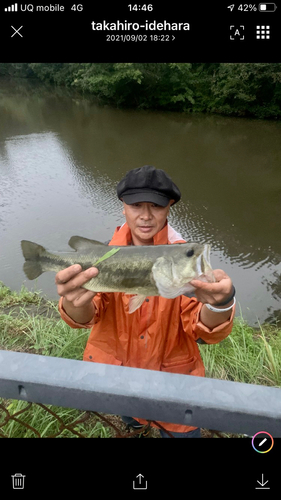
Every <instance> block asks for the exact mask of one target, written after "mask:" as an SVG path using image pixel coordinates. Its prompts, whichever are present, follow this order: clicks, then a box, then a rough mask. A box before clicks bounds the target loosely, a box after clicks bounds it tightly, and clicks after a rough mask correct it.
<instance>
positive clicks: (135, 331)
mask: <svg viewBox="0 0 281 500" xmlns="http://www.w3.org/2000/svg"><path fill="white" fill-rule="evenodd" d="M184 242H185V240H183V239H182V238H181V235H180V234H179V233H177V232H176V231H175V230H174V229H173V228H172V227H171V226H170V225H169V224H168V223H166V225H165V226H164V228H163V229H162V230H161V231H159V233H157V234H156V235H155V236H154V244H155V245H165V244H172V243H184ZM129 244H131V231H130V229H129V227H128V225H127V223H125V224H123V226H121V227H120V226H119V227H117V228H116V230H115V232H114V235H113V238H112V240H111V241H110V243H109V245H129ZM129 299H130V295H126V294H125V293H121V292H114V293H103V292H100V293H98V294H97V295H96V296H95V297H94V299H93V301H94V304H95V307H96V315H95V317H94V318H93V320H92V321H91V322H89V323H86V324H80V323H76V322H75V321H73V320H72V319H71V318H70V317H69V316H68V315H67V314H66V312H65V311H64V309H63V307H62V300H63V297H61V299H60V301H59V311H60V314H61V317H62V319H63V320H64V321H65V322H66V323H67V324H68V325H69V326H71V327H72V328H92V330H91V333H90V336H89V339H88V342H87V345H86V348H85V351H84V356H83V359H84V361H93V362H95V363H108V364H112V365H121V366H131V367H135V368H145V369H148V370H158V371H163V372H171V373H180V374H185V375H197V376H202V377H203V376H204V375H205V369H204V365H203V361H202V359H201V357H200V353H199V349H198V345H197V343H196V341H197V340H198V339H202V340H204V341H205V342H206V343H207V344H216V343H218V342H220V341H221V340H223V339H224V338H225V337H227V335H229V334H230V332H231V330H232V325H233V317H234V307H233V309H232V311H231V317H230V319H229V321H226V322H225V323H222V324H221V325H219V326H217V327H215V328H213V329H210V328H208V327H207V326H205V325H204V324H203V323H201V321H200V320H199V314H200V310H201V308H202V305H203V304H202V303H201V302H198V300H197V299H196V298H188V297H185V296H184V295H180V296H179V297H176V298H175V299H165V298H164V297H159V296H152V297H147V299H146V301H144V303H143V304H142V306H141V307H140V308H139V309H137V310H136V311H135V312H134V313H132V314H129V312H128V304H129ZM131 416H132V415H131ZM134 418H135V417H134ZM136 420H138V421H139V422H141V423H143V424H146V423H147V422H146V420H143V419H139V418H136ZM159 423H160V424H161V425H162V426H163V427H164V428H165V429H167V430H168V431H172V432H188V431H191V430H194V429H196V427H191V426H186V425H180V424H173V423H166V422H159Z"/></svg>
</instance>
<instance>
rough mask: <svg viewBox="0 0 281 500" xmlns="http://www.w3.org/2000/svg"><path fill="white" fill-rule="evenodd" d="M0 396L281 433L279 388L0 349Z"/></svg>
mask: <svg viewBox="0 0 281 500" xmlns="http://www.w3.org/2000/svg"><path fill="white" fill-rule="evenodd" d="M0 397H3V398H7V399H19V400H24V401H28V402H35V403H44V404H51V405H55V406H62V407H66V408H76V409H79V410H89V411H98V412H103V413H109V414H115V415H129V416H132V417H139V418H144V419H148V420H156V421H157V420H158V421H162V422H173V423H178V424H185V425H191V426H197V427H203V428H207V429H216V430H218V431H225V432H233V433H245V434H248V435H254V434H255V433H256V432H258V431H267V432H269V433H271V434H272V435H273V436H274V437H281V389H279V388H275V387H266V386H259V385H252V384H245V383H240V382H231V381H227V380H217V379H210V378H202V377H195V376H187V375H179V374H174V373H166V372H165V373H164V372H158V371H153V370H144V369H139V368H129V367H123V366H113V365H106V364H101V363H90V362H85V361H77V360H71V359H63V358H54V357H48V356H40V355H37V354H25V353H21V352H12V351H0Z"/></svg>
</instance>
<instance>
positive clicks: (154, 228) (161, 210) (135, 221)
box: [123, 200, 174, 245]
mask: <svg viewBox="0 0 281 500" xmlns="http://www.w3.org/2000/svg"><path fill="white" fill-rule="evenodd" d="M173 202H174V200H170V202H169V204H168V205H167V206H166V207H161V206H160V205H156V204H155V203H147V202H139V203H134V204H133V205H127V204H126V203H125V202H124V201H123V206H124V208H123V214H124V215H125V216H126V222H127V224H128V226H129V228H130V229H131V233H132V240H133V244H134V245H153V237H154V236H155V235H156V234H157V233H158V232H159V231H161V229H163V227H164V225H165V222H166V219H167V216H168V214H169V209H170V206H171V204H172V203H173Z"/></svg>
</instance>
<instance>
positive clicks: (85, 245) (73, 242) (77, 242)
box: [68, 236, 107, 252]
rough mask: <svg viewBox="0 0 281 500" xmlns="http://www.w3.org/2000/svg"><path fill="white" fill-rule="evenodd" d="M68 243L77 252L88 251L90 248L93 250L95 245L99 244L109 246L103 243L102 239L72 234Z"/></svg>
mask: <svg viewBox="0 0 281 500" xmlns="http://www.w3.org/2000/svg"><path fill="white" fill-rule="evenodd" d="M68 244H69V246H70V247H71V248H73V249H74V250H76V251H77V252H87V251H89V250H93V246H97V245H101V246H103V247H105V248H106V247H107V245H105V244H104V243H101V242H100V241H95V240H90V239H88V238H83V237H82V236H71V238H70V240H69V242H68Z"/></svg>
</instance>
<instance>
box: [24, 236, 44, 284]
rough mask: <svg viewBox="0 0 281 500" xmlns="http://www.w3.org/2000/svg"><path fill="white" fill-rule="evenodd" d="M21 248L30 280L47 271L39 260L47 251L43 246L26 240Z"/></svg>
mask: <svg viewBox="0 0 281 500" xmlns="http://www.w3.org/2000/svg"><path fill="white" fill-rule="evenodd" d="M21 248H22V253H23V256H24V258H25V260H26V262H25V263H24V265H23V270H24V272H25V275H26V277H27V278H28V279H30V280H34V279H35V278H38V276H40V274H42V273H44V271H45V269H43V267H42V263H41V262H40V260H39V259H40V257H41V256H42V253H45V252H46V250H45V248H44V247H42V246H41V245H38V244H37V243H33V242H32V241H26V240H22V241H21Z"/></svg>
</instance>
